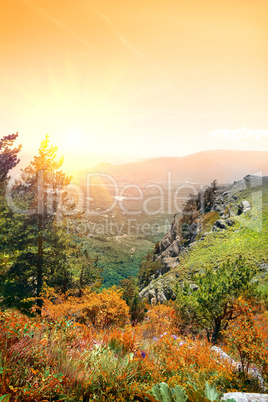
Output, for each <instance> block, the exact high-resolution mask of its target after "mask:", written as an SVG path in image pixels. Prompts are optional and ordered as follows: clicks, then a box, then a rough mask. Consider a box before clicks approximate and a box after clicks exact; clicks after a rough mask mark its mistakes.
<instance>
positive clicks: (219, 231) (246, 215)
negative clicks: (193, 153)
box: [139, 176, 268, 302]
mask: <svg viewBox="0 0 268 402" xmlns="http://www.w3.org/2000/svg"><path fill="white" fill-rule="evenodd" d="M196 222H197V223H195V231H194V232H193V231H192V235H191V236H190V237H189V236H188V238H187V241H186V238H185V236H183V235H182V231H181V224H180V220H179V219H177V220H176V221H174V222H173V224H172V226H171V229H170V231H169V232H168V233H166V235H165V236H164V238H163V239H162V241H161V242H160V243H159V244H157V245H156V246H155V249H154V252H153V253H151V254H149V255H148V256H147V261H145V260H144V262H143V266H142V268H141V270H140V273H139V280H140V287H141V291H140V297H141V298H142V299H143V298H147V299H148V300H149V301H151V302H163V301H165V300H168V299H174V298H175V293H174V287H175V285H176V283H178V282H182V281H183V280H185V279H191V276H192V275H193V274H195V273H196V272H202V270H203V269H204V267H207V268H217V267H219V266H220V265H221V264H222V263H223V262H226V261H227V260H228V259H230V260H235V259H236V258H237V257H238V256H240V255H241V256H242V257H245V258H246V260H247V261H249V262H250V263H252V264H253V265H255V266H257V267H258V268H259V270H260V275H262V276H263V277H264V276H265V275H266V273H267V272H268V177H263V178H260V177H254V176H246V177H245V178H244V179H243V180H241V181H239V182H235V183H234V184H233V185H231V186H228V187H226V188H224V189H221V190H217V191H216V193H215V200H214V203H213V205H212V207H211V209H210V211H209V212H207V213H204V214H203V215H201V217H200V218H199V219H198V220H197V221H196Z"/></svg>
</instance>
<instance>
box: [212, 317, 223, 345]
mask: <svg viewBox="0 0 268 402" xmlns="http://www.w3.org/2000/svg"><path fill="white" fill-rule="evenodd" d="M220 329H221V319H219V318H218V319H216V320H215V327H214V331H213V334H212V337H211V342H212V343H214V344H215V343H217V340H218V336H219V333H220Z"/></svg>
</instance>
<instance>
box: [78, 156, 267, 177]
mask: <svg viewBox="0 0 268 402" xmlns="http://www.w3.org/2000/svg"><path fill="white" fill-rule="evenodd" d="M168 171H170V172H171V173H172V178H173V180H174V181H176V182H180V181H184V180H190V181H193V182H196V181H197V182H201V183H203V184H209V183H211V182H212V180H214V179H215V178H217V180H218V181H219V182H220V183H231V182H233V181H234V180H235V179H236V178H237V177H243V176H245V175H247V174H249V173H250V174H262V175H267V174H268V152H261V151H230V150H216V151H203V152H197V153H194V154H191V155H187V156H182V157H162V158H155V159H149V160H146V161H142V162H135V163H129V164H122V165H113V164H109V163H101V164H99V165H97V166H95V167H94V168H91V169H86V170H83V171H79V172H74V173H72V174H73V176H74V179H75V181H77V180H78V181H79V182H80V184H85V176H86V174H87V173H90V172H97V173H105V174H108V175H111V176H112V177H114V178H115V179H116V180H118V181H120V182H134V183H136V184H139V185H141V184H142V183H146V182H163V181H164V182H165V181H167V172H168ZM260 171H261V173H260Z"/></svg>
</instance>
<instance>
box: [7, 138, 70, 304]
mask: <svg viewBox="0 0 268 402" xmlns="http://www.w3.org/2000/svg"><path fill="white" fill-rule="evenodd" d="M56 152H57V147H54V146H49V137H48V135H47V136H46V137H45V139H44V141H42V143H41V146H40V148H39V153H38V155H37V156H35V157H34V160H33V161H32V162H31V163H30V164H29V166H27V167H26V168H25V169H24V170H23V171H22V174H21V181H20V182H19V183H17V187H16V193H17V195H19V198H20V207H22V206H23V209H24V214H23V216H22V217H21V220H22V223H21V227H20V230H19V231H18V233H17V234H16V245H15V247H16V254H17V257H16V260H15V261H14V263H13V264H12V265H11V267H10V268H9V270H8V272H7V280H8V282H9V288H10V292H9V298H7V299H8V300H9V304H14V303H17V302H18V301H19V300H22V299H23V298H25V297H29V296H34V297H36V301H37V305H38V306H39V308H41V307H42V300H41V298H40V295H41V291H42V286H43V283H44V280H45V281H46V282H47V283H48V284H49V285H50V286H51V285H55V284H58V285H59V287H61V290H62V291H66V290H67V288H68V287H70V286H71V282H72V279H71V272H70V262H71V256H72V248H74V249H75V245H74V244H72V243H73V241H72V239H71V238H69V237H68V234H67V233H66V232H64V230H63V219H62V216H60V207H61V205H62V204H63V200H64V198H66V192H65V189H66V187H67V185H68V184H69V183H70V180H71V178H70V177H68V176H66V175H65V174H64V173H63V172H62V171H61V170H60V168H61V166H62V163H63V158H61V159H60V160H59V161H57V160H56V156H57V155H56Z"/></svg>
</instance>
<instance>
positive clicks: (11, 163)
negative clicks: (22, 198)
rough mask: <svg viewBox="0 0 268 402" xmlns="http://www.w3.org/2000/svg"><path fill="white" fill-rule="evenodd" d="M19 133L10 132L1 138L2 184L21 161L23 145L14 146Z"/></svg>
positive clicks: (0, 167) (0, 178)
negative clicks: (19, 155)
mask: <svg viewBox="0 0 268 402" xmlns="http://www.w3.org/2000/svg"><path fill="white" fill-rule="evenodd" d="M17 137H18V133H16V134H9V135H6V136H5V137H3V138H1V139H0V184H1V183H3V182H4V181H5V180H7V179H8V174H9V171H10V170H11V169H13V168H14V167H15V166H17V164H18V163H19V161H20V160H19V159H18V153H19V151H20V150H21V145H19V146H18V147H14V142H15V140H16V139H17Z"/></svg>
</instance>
